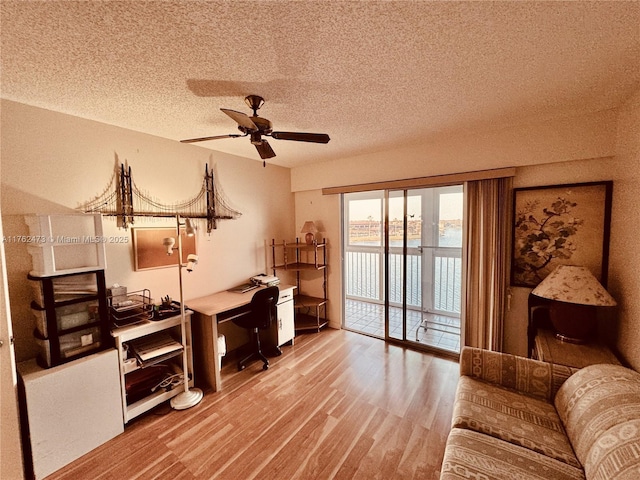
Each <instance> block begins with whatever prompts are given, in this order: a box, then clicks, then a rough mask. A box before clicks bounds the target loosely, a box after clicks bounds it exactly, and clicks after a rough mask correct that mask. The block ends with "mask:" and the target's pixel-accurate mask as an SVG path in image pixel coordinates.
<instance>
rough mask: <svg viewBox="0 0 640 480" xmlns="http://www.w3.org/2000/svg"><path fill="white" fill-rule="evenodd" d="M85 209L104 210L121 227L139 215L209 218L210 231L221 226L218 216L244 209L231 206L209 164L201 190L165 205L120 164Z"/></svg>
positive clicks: (230, 215)
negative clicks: (140, 185)
mask: <svg viewBox="0 0 640 480" xmlns="http://www.w3.org/2000/svg"><path fill="white" fill-rule="evenodd" d="M78 210H82V211H83V212H84V213H102V214H103V215H106V216H112V217H116V218H117V222H118V227H121V228H127V227H129V226H130V225H131V224H133V223H134V221H135V217H156V218H161V217H175V216H176V215H180V216H182V217H188V218H206V219H207V233H210V232H211V230H213V229H215V228H217V222H218V220H232V219H236V218H239V217H240V216H241V215H242V213H240V212H238V211H237V210H234V209H233V208H231V207H230V206H229V205H228V203H227V201H226V199H225V198H224V196H223V195H222V193H221V192H220V189H219V188H217V186H216V182H215V181H214V177H213V172H211V171H209V166H208V165H205V169H204V181H203V182H202V188H201V189H200V191H199V192H198V194H197V195H196V196H195V197H193V198H190V199H188V200H185V201H183V202H177V203H175V204H173V205H165V204H163V203H161V202H159V201H158V200H156V199H154V198H152V197H151V196H150V195H148V194H147V193H145V192H144V191H142V190H141V189H140V188H138V186H137V185H136V184H135V182H134V181H133V179H132V176H131V167H129V166H127V165H125V164H122V163H121V164H120V168H119V169H118V168H117V167H116V169H115V171H114V173H113V177H111V181H110V182H109V185H108V186H107V187H106V188H105V190H104V192H103V193H102V194H100V195H98V196H97V197H96V198H94V199H92V200H89V201H88V202H86V203H85V204H83V205H81V206H80V207H78Z"/></svg>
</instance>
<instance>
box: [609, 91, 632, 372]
mask: <svg viewBox="0 0 640 480" xmlns="http://www.w3.org/2000/svg"><path fill="white" fill-rule="evenodd" d="M616 160H617V162H616V164H617V168H616V170H615V177H614V187H613V216H612V219H611V255H610V257H609V259H610V263H609V265H610V268H609V287H610V290H611V293H612V294H613V296H614V297H615V298H616V300H617V301H618V318H619V329H618V330H619V332H618V335H617V339H618V349H619V350H620V351H621V352H622V354H623V355H624V357H625V359H626V360H627V361H628V362H629V363H630V364H631V366H632V367H633V368H634V369H635V370H640V296H639V294H640V273H639V271H640V232H639V231H638V226H639V225H640V201H639V200H638V198H639V196H638V185H640V91H638V92H636V94H635V96H634V97H633V98H631V99H630V100H629V101H628V102H627V103H626V104H625V105H624V106H623V107H622V108H621V110H620V114H619V117H618V137H617V144H616Z"/></svg>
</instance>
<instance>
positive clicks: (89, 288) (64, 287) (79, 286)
mask: <svg viewBox="0 0 640 480" xmlns="http://www.w3.org/2000/svg"><path fill="white" fill-rule="evenodd" d="M42 277H43V276H39V277H38V276H35V275H31V274H30V275H29V276H28V277H27V278H28V279H29V280H31V282H29V283H30V284H31V289H32V292H31V294H32V297H31V298H33V300H34V301H35V302H36V303H37V304H38V305H39V306H40V307H44V304H45V298H44V297H45V293H44V283H43V282H42V280H41V279H42ZM44 277H47V278H48V276H46V275H45V276H44ZM51 283H52V285H53V300H54V301H55V302H65V301H68V300H75V299H81V298H82V297H87V296H95V295H97V294H98V284H97V282H96V277H95V275H94V274H92V273H87V274H79V275H73V276H62V277H59V278H54V279H52V280H51Z"/></svg>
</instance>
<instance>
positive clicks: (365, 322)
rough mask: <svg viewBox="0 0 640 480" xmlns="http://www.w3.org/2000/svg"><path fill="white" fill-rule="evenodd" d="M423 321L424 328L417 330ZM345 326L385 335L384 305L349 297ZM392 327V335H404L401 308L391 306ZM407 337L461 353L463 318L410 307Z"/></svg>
mask: <svg viewBox="0 0 640 480" xmlns="http://www.w3.org/2000/svg"><path fill="white" fill-rule="evenodd" d="M421 323H422V324H423V327H421V328H420V329H419V330H418V327H419V325H420V324H421ZM344 327H345V328H347V329H349V330H353V331H355V332H361V333H365V334H367V335H372V336H374V337H379V338H384V305H380V304H377V303H371V302H365V301H362V300H354V299H350V298H348V299H346V301H345V319H344ZM389 327H390V330H389V333H390V336H391V337H392V338H398V339H401V338H402V309H401V308H399V307H390V310H389ZM407 340H411V341H417V342H418V343H420V344H422V345H427V346H429V347H433V348H437V349H440V350H445V351H447V352H455V353H459V352H460V318H458V317H449V316H445V315H437V314H431V313H425V314H422V313H421V312H419V311H417V310H408V311H407Z"/></svg>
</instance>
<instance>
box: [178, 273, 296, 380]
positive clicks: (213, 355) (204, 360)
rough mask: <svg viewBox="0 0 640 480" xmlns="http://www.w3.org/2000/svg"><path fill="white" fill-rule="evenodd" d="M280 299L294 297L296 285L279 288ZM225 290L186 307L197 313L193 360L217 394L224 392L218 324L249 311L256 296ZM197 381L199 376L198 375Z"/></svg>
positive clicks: (192, 302)
mask: <svg viewBox="0 0 640 480" xmlns="http://www.w3.org/2000/svg"><path fill="white" fill-rule="evenodd" d="M278 288H279V290H280V296H281V297H282V296H284V295H293V289H294V288H296V287H295V286H294V285H278ZM256 291H257V290H250V291H248V292H246V293H236V292H229V291H226V290H225V291H223V292H218V293H213V294H211V295H206V296H204V297H200V298H194V299H192V300H187V301H186V302H185V305H186V306H187V307H188V308H189V309H190V310H192V311H193V312H194V319H193V322H192V325H191V329H192V334H193V345H194V350H195V351H194V358H195V360H196V364H197V366H198V367H199V374H200V375H201V376H203V377H204V378H203V380H204V382H205V383H207V384H208V385H209V386H210V387H211V388H213V389H214V390H215V391H216V392H217V391H220V390H221V389H222V380H221V378H220V369H219V368H218V356H219V349H218V323H219V322H222V321H229V320H232V319H233V318H234V317H235V316H237V315H241V314H242V313H243V312H246V307H247V306H248V305H249V304H250V303H251V299H252V298H253V294H254V293H256ZM196 378H197V375H196Z"/></svg>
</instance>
